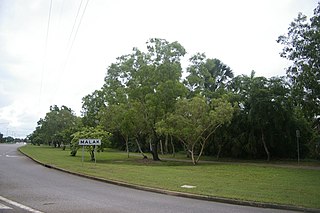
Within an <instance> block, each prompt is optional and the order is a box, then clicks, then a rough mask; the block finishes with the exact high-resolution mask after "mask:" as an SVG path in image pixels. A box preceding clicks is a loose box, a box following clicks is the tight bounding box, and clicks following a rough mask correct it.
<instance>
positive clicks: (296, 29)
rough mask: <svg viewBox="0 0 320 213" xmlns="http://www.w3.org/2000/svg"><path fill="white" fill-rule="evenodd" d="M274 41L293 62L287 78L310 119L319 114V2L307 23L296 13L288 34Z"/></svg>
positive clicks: (282, 55)
mask: <svg viewBox="0 0 320 213" xmlns="http://www.w3.org/2000/svg"><path fill="white" fill-rule="evenodd" d="M277 41H278V43H280V44H283V45H284V48H283V50H282V52H281V54H280V55H281V57H284V58H287V59H289V60H291V61H292V62H293V64H292V65H291V66H290V67H289V68H288V69H287V75H288V77H289V78H290V80H291V82H292V84H293V95H294V96H295V97H296V101H297V104H298V105H299V106H300V105H301V106H302V107H303V109H304V112H305V114H306V116H308V118H309V119H313V118H314V117H315V116H317V115H320V45H319V44H320V2H319V3H318V6H317V7H316V8H315V9H314V15H313V17H311V18H310V22H308V21H307V17H306V16H305V15H303V14H301V13H299V15H298V17H297V18H296V19H295V20H294V21H293V22H292V23H291V24H290V27H289V28H288V33H287V35H282V36H279V38H278V40H277Z"/></svg>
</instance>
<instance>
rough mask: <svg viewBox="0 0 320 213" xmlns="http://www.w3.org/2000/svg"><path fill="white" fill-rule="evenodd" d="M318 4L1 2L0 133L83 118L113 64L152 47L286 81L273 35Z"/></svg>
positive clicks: (276, 0) (17, 133)
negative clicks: (169, 45) (154, 42)
mask: <svg viewBox="0 0 320 213" xmlns="http://www.w3.org/2000/svg"><path fill="white" fill-rule="evenodd" d="M317 2H318V0H241V1H239V0H151V1H150V0H135V1H132V0H52V1H51V0H0V133H2V134H4V136H12V137H17V138H24V137H26V136H27V135H29V134H30V133H32V132H33V131H34V130H35V127H36V126H37V121H39V119H40V118H44V117H45V114H46V113H47V112H49V108H50V106H51V105H54V104H55V105H58V106H59V107H60V106H62V105H65V106H67V107H70V108H71V109H72V110H73V111H74V112H75V113H76V114H77V115H78V116H80V115H81V106H82V98H83V97H84V96H86V95H88V94H90V93H92V92H93V91H94V90H97V89H100V88H101V87H102V85H103V83H104V77H105V76H106V74H107V68H108V66H109V65H110V64H111V63H113V62H116V58H117V57H119V56H122V55H125V54H128V53H131V50H132V48H133V47H138V48H140V49H142V50H144V49H145V48H146V45H145V43H146V42H147V41H148V40H149V39H150V38H163V39H166V40H167V41H169V42H174V41H178V42H179V43H180V44H181V45H182V46H184V48H185V49H186V50H187V55H186V56H185V58H184V59H183V61H184V63H183V67H184V69H185V68H186V66H187V65H188V63H187V62H188V58H190V57H191V56H192V55H193V54H195V53H197V52H200V53H203V52H204V53H205V54H206V56H207V57H208V58H218V59H220V60H221V61H222V62H223V63H224V64H227V65H228V66H229V67H231V69H232V70H233V72H234V74H235V76H236V75H242V74H245V75H249V74H250V73H251V71H252V70H255V72H256V75H257V76H265V77H268V78H269V77H272V76H283V75H285V68H286V67H288V65H289V62H288V61H287V60H286V59H283V58H281V57H280V56H279V53H280V52H281V50H282V48H283V47H282V46H281V45H280V44H278V43H277V42H276V40H277V38H278V36H280V35H284V34H286V33H287V29H288V27H289V24H290V23H291V22H292V21H293V20H294V18H296V17H297V15H298V13H299V12H302V13H303V14H305V15H307V17H308V18H310V17H311V16H312V15H313V9H314V8H315V7H316V6H317Z"/></svg>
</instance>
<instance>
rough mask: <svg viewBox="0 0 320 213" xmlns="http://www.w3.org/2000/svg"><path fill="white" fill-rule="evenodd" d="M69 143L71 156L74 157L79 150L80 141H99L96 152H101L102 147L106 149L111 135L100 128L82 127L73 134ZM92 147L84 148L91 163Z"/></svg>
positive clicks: (93, 159)
mask: <svg viewBox="0 0 320 213" xmlns="http://www.w3.org/2000/svg"><path fill="white" fill-rule="evenodd" d="M72 136H73V138H72V141H71V153H70V154H71V156H75V155H76V154H77V151H78V149H79V140H80V139H101V146H99V149H98V152H100V151H103V148H104V147H108V145H109V143H110V141H109V137H110V136H111V134H110V133H109V132H106V131H104V130H103V129H102V128H101V127H95V128H94V127H83V128H82V129H81V130H80V131H78V132H75V133H74V134H73V135H72ZM94 148H95V147H94V146H85V149H86V150H87V151H88V152H89V153H90V156H91V161H95V157H94Z"/></svg>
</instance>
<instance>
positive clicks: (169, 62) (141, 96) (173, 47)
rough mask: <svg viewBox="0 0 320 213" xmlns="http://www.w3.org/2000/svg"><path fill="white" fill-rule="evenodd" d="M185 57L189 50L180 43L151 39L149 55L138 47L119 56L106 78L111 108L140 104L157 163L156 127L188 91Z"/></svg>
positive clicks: (105, 86)
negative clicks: (184, 81)
mask: <svg viewBox="0 0 320 213" xmlns="http://www.w3.org/2000/svg"><path fill="white" fill-rule="evenodd" d="M184 54H185V49H184V48H183V47H182V46H181V45H180V44H179V43H178V42H172V43H169V42H168V41H166V40H164V39H157V38H156V39H150V40H149V41H148V42H147V51H146V52H142V51H140V50H139V49H137V48H134V49H133V52H132V53H131V54H129V55H124V56H121V57H119V58H118V61H117V62H116V63H114V64H112V65H111V66H110V67H109V69H108V75H107V77H106V78H105V85H104V88H103V90H104V91H105V92H106V94H108V95H107V97H108V96H109V95H110V96H111V97H108V98H107V99H108V100H107V101H108V102H107V103H108V105H113V104H120V103H125V104H129V103H134V102H135V103H139V105H140V108H139V112H141V115H142V116H141V119H143V122H144V123H145V127H144V131H143V132H147V137H148V138H149V139H150V141H151V144H152V150H151V153H152V155H153V159H154V160H160V159H159V156H158V151H157V150H158V144H159V140H160V139H159V135H158V134H157V132H156V128H155V124H156V123H157V122H158V121H160V120H161V119H162V118H163V117H164V116H165V115H166V114H167V113H168V112H170V111H172V110H173V106H174V103H175V102H176V100H177V98H178V97H181V96H184V94H185V92H186V90H185V87H184V86H183V84H182V83H181V82H180V78H181V75H182V68H181V63H180V58H181V57H182V56H183V55H184ZM113 95H114V97H115V98H112V97H113Z"/></svg>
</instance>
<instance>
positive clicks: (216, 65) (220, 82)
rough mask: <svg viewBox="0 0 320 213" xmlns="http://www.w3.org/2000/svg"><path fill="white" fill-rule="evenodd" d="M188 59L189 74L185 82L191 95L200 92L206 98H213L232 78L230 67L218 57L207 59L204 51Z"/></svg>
mask: <svg viewBox="0 0 320 213" xmlns="http://www.w3.org/2000/svg"><path fill="white" fill-rule="evenodd" d="M189 60H190V62H191V65H190V66H189V67H188V68H187V72H188V73H189V75H188V76H187V78H186V80H185V84H186V86H187V87H188V88H189V90H190V92H191V93H192V94H193V95H196V94H199V93H201V94H202V95H204V96H206V97H207V98H213V97H214V96H215V95H216V94H217V91H219V90H220V91H221V90H222V91H223V90H224V89H225V86H226V84H227V82H228V81H230V80H231V79H232V78H233V72H232V70H231V68H230V67H228V66H227V65H225V64H224V63H222V62H221V61H220V60H219V59H216V58H215V59H209V58H206V55H205V54H204V53H202V54H200V53H197V54H195V55H193V56H192V57H191V58H190V59H189Z"/></svg>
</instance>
